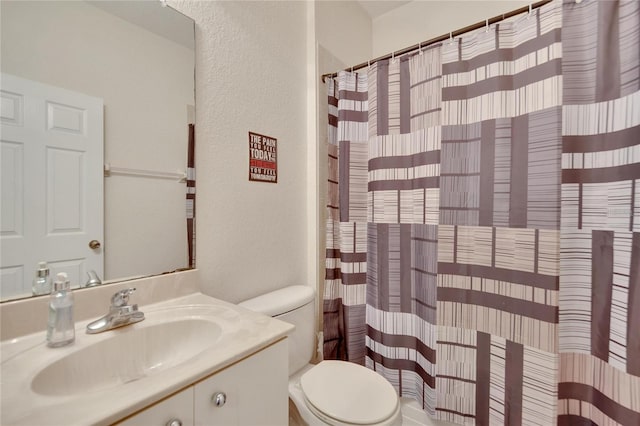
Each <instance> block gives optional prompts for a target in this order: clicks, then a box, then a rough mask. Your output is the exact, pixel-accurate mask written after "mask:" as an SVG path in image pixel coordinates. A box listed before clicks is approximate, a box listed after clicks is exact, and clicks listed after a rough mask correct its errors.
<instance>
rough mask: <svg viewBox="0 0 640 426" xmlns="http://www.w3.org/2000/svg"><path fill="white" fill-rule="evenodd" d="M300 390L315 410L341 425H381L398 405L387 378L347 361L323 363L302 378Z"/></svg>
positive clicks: (396, 396)
mask: <svg viewBox="0 0 640 426" xmlns="http://www.w3.org/2000/svg"><path fill="white" fill-rule="evenodd" d="M300 387H301V388H302V391H303V392H304V394H305V397H306V399H307V401H308V402H309V403H311V404H312V405H313V406H314V407H315V408H316V409H317V410H318V411H320V412H321V413H323V414H325V415H327V416H328V417H331V418H334V419H336V420H338V421H340V422H343V423H352V424H375V423H380V422H382V421H384V420H386V419H388V418H389V417H391V416H392V415H393V414H394V412H395V411H396V408H397V406H398V395H397V393H396V391H395V389H394V388H393V386H391V384H390V383H389V382H388V381H387V380H386V379H384V378H383V377H382V376H380V375H379V374H378V373H376V372H375V371H372V370H369V369H368V368H366V367H363V366H361V365H358V364H353V363H350V362H346V361H322V362H321V363H320V364H318V365H316V366H315V367H313V368H312V369H310V370H309V371H307V372H306V373H305V374H303V375H302V377H301V378H300Z"/></svg>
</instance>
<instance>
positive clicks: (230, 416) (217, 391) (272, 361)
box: [195, 339, 289, 426]
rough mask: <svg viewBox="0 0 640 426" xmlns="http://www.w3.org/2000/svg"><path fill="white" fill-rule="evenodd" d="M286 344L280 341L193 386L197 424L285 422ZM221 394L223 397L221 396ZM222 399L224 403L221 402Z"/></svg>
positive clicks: (243, 425) (250, 425) (255, 425)
mask: <svg viewBox="0 0 640 426" xmlns="http://www.w3.org/2000/svg"><path fill="white" fill-rule="evenodd" d="M287 345H288V343H287V339H284V340H281V341H280V342H278V343H275V344H273V345H271V346H269V347H268V348H266V349H263V350H261V351H260V352H258V353H256V354H255V355H252V356H251V357H249V358H246V359H244V360H242V361H240V362H238V363H236V364H234V365H232V366H230V367H228V368H226V369H224V370H222V371H220V372H219V373H216V374H215V375H213V376H212V377H210V378H208V379H206V380H203V381H202V382H200V383H198V384H196V385H195V421H196V423H195V424H196V425H197V426H210V425H225V426H263V425H277V426H282V425H286V424H288V422H289V416H288V412H289V390H288V382H289V377H288V376H289V372H288V365H289V361H288V357H289V354H288V346H287ZM222 395H224V397H223V396H222ZM216 397H218V405H216V402H215V400H216ZM223 399H224V403H222V401H223Z"/></svg>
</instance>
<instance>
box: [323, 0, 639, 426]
mask: <svg viewBox="0 0 640 426" xmlns="http://www.w3.org/2000/svg"><path fill="white" fill-rule="evenodd" d="M639 23H640V10H639V3H638V2H635V1H620V2H617V1H615V2H614V1H611V2H596V1H588V2H584V3H582V4H576V3H575V2H574V1H565V2H564V4H563V2H561V1H554V2H552V3H550V4H548V5H545V6H543V7H541V8H539V9H536V10H534V11H533V12H532V14H531V15H530V16H528V15H527V16H519V17H515V18H513V19H511V20H507V21H502V22H500V23H499V24H496V25H495V26H492V27H491V28H489V29H484V28H483V29H480V30H476V31H474V32H471V33H467V34H465V35H463V36H462V37H461V38H456V39H454V40H453V41H446V42H443V43H442V44H441V45H438V46H430V48H428V49H426V50H423V52H422V53H416V54H412V55H408V56H404V57H401V58H397V59H394V60H388V61H380V62H377V63H376V64H375V65H372V66H371V67H370V69H368V70H366V71H365V72H361V73H340V74H339V76H338V77H337V79H336V80H331V81H329V83H328V86H327V87H328V94H329V108H330V114H329V159H328V161H329V182H328V186H329V194H328V195H329V198H328V206H327V210H328V220H327V253H326V254H327V274H326V281H325V291H324V308H325V312H324V334H325V358H338V359H346V360H350V361H353V362H358V363H361V364H364V365H367V366H368V367H370V368H372V369H374V370H376V371H378V372H379V373H380V374H382V375H383V376H384V377H386V378H387V379H388V380H389V381H390V382H391V383H392V384H393V385H394V386H395V387H396V389H397V390H398V392H399V394H400V395H401V396H408V397H412V398H415V399H416V400H418V401H419V402H420V403H421V404H422V406H423V408H424V409H425V411H426V412H427V413H428V414H430V415H432V416H436V417H437V418H439V419H442V420H448V421H452V422H456V423H461V424H477V425H488V424H505V425H519V424H543V425H550V424H556V423H557V424H561V425H569V424H624V425H627V424H628V425H638V424H640V377H639V376H640V233H639V232H640V92H639V86H640V59H639V47H638V46H640V31H639V28H640V25H639Z"/></svg>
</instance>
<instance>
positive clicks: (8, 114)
mask: <svg viewBox="0 0 640 426" xmlns="http://www.w3.org/2000/svg"><path fill="white" fill-rule="evenodd" d="M0 8H1V10H0V17H1V25H0V30H1V39H0V40H1V46H0V53H1V62H0V71H1V72H2V79H1V81H0V86H1V89H2V123H1V124H2V132H1V134H0V136H1V139H2V141H1V148H2V149H1V151H0V161H1V165H0V167H1V169H0V179H1V182H0V184H1V190H2V193H1V195H2V200H1V204H0V208H1V212H0V214H1V216H0V222H1V229H0V241H1V243H2V246H1V252H0V260H1V264H0V273H1V274H0V299H1V300H10V299H17V298H23V297H28V296H31V295H32V282H33V279H34V276H35V275H36V271H37V269H38V263H39V262H43V261H44V262H47V264H48V265H47V266H48V268H49V269H50V271H51V275H52V276H55V274H56V273H57V272H66V273H67V275H68V276H69V278H70V281H71V284H72V287H73V288H78V287H85V286H86V285H87V283H88V282H89V279H90V277H89V275H88V273H89V272H90V271H95V272H96V274H97V276H98V278H99V279H100V280H101V281H102V282H103V283H108V282H117V281H122V280H125V279H132V278H137V277H143V276H150V275H157V274H162V273H166V272H172V271H176V270H181V269H186V268H189V266H190V265H189V256H188V242H187V213H186V208H185V197H186V183H185V179H184V177H185V173H186V170H187V145H188V138H189V124H192V123H194V117H195V85H194V66H195V59H194V57H195V55H194V23H193V21H192V20H191V19H189V18H188V17H186V16H184V15H182V14H181V13H179V12H177V11H175V10H173V9H171V8H170V7H166V6H163V5H162V3H161V2H160V1H158V0H145V1H5V0H3V1H2V2H0Z"/></svg>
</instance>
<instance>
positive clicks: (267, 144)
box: [249, 132, 278, 183]
mask: <svg viewBox="0 0 640 426" xmlns="http://www.w3.org/2000/svg"><path fill="white" fill-rule="evenodd" d="M249 180H253V181H259V182H271V183H278V140H277V139H276V138H272V137H271V136H265V135H260V134H258V133H253V132H249Z"/></svg>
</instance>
